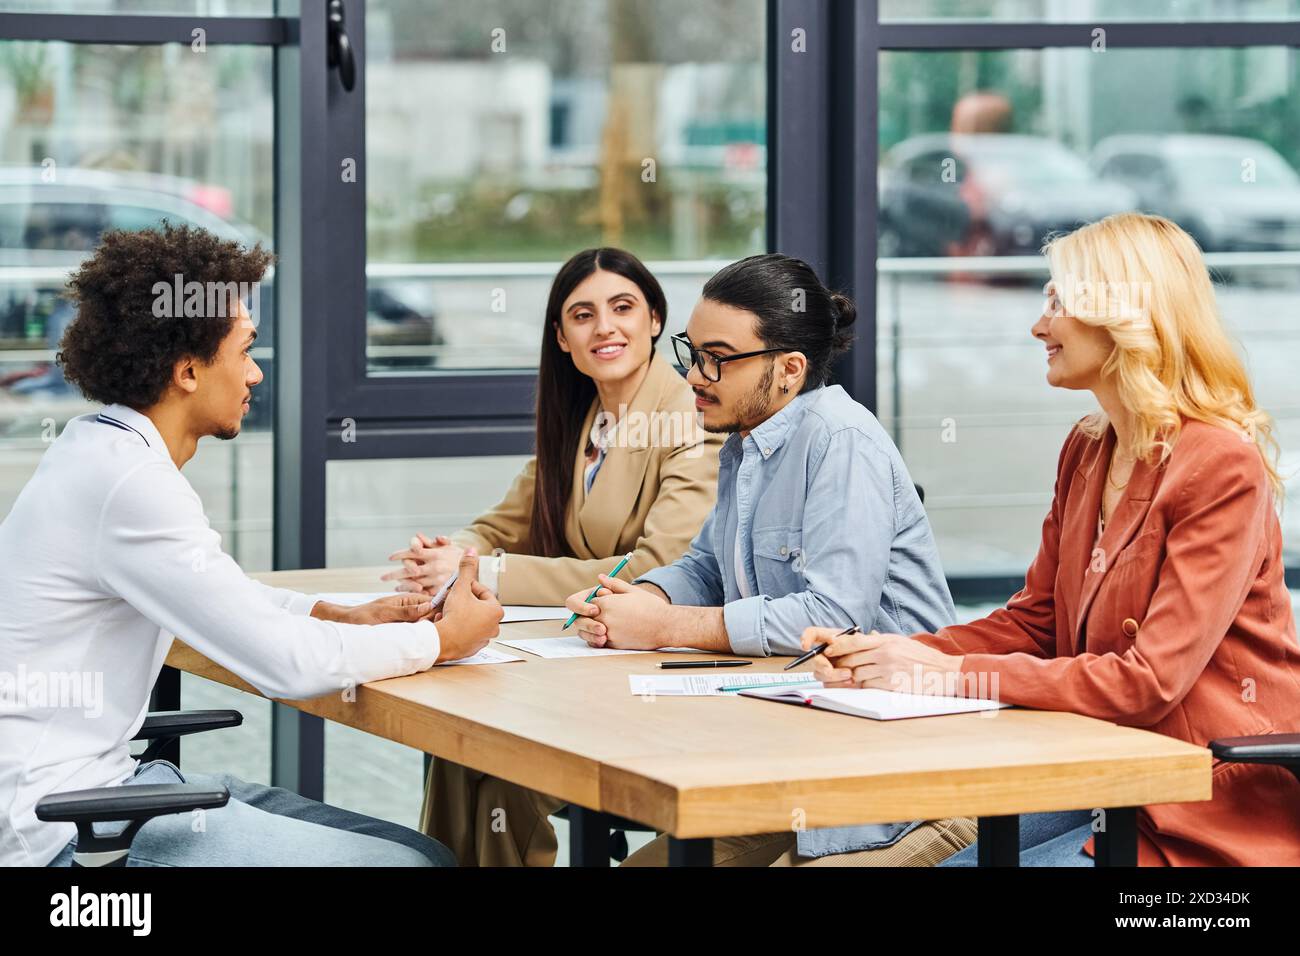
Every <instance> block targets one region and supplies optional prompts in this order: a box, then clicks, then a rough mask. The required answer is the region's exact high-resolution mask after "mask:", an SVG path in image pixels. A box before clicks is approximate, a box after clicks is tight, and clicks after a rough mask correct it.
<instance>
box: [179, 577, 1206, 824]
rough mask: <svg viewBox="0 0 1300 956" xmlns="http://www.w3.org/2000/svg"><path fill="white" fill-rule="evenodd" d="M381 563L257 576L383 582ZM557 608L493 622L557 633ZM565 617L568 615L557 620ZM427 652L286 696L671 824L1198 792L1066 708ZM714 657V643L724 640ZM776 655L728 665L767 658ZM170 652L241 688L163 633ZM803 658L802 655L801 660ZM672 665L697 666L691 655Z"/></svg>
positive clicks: (1106, 801)
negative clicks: (689, 679) (466, 661)
mask: <svg viewBox="0 0 1300 956" xmlns="http://www.w3.org/2000/svg"><path fill="white" fill-rule="evenodd" d="M381 573H382V569H378V568H375V569H351V570H328V571H299V572H281V573H277V574H262V575H257V577H258V579H259V580H262V581H264V582H266V583H268V584H271V585H274V586H277V587H286V588H291V589H294V590H299V591H304V592H307V593H327V592H340V591H380V590H383V587H382V585H381V583H380V582H379V575H380V574H381ZM561 623H562V622H559V621H550V622H531V623H519V624H509V625H504V626H503V627H502V634H501V636H502V637H525V636H526V637H549V636H559V635H560V633H561V631H560V624H561ZM568 633H572V631H570V632H568ZM494 646H496V647H497V648H498V649H500V650H502V651H506V652H509V653H513V654H516V655H517V656H519V657H523V658H526V660H525V661H523V662H522V663H509V664H494V665H484V666H459V667H437V668H433V669H432V670H429V671H426V672H424V673H420V674H415V675H412V676H409V677H401V678H394V679H391V680H384V681H377V682H374V683H370V684H366V685H363V686H361V687H359V688H357V689H356V693H355V700H352V701H346V700H344V699H342V697H341V696H330V697H326V698H318V699H315V700H311V701H290V702H286V703H289V704H290V705H291V706H293V707H295V708H298V709H299V710H302V711H304V712H307V713H311V714H315V715H318V716H320V717H324V718H326V719H328V720H333V721H337V722H339V723H343V724H347V725H349V726H351V727H356V728H359V729H361V730H365V731H368V732H370V733H373V734H376V735H378V736H380V737H384V738H387V739H389V740H394V741H397V742H399V743H402V744H406V745H408V746H411V747H415V748H417V749H419V750H422V751H425V752H426V753H430V754H434V755H435V756H438V757H443V758H446V759H450V760H454V761H456V762H458V763H462V764H465V765H468V766H470V767H473V768H475V769H478V770H482V771H485V772H488V773H491V774H494V775H496V776H499V777H503V778H505V779H507V780H510V781H513V782H515V783H519V784H523V785H525V786H528V787H532V788H534V789H536V790H541V791H544V792H546V793H549V794H552V795H554V796H556V797H559V798H561V799H564V800H566V801H569V802H571V803H573V804H576V805H578V806H580V807H585V808H588V809H590V810H596V811H602V812H605V813H610V814H616V815H619V816H623V817H627V818H630V819H632V820H637V821H640V822H642V823H645V824H648V825H650V826H653V827H655V828H656V829H659V830H662V831H665V832H667V833H669V834H672V835H673V836H675V837H679V838H698V837H722V836H732V835H741V834H757V833H772V832H779V831H786V830H788V829H790V827H791V826H792V823H793V822H794V821H799V822H802V823H804V824H805V825H806V826H808V827H821V826H836V825H847V824H856V823H882V822H890V821H896V820H914V819H937V818H942V817H949V816H981V817H991V816H1005V815H1011V814H1019V813H1026V812H1037V811H1050V810H1075V809H1085V810H1086V809H1093V808H1109V807H1134V806H1140V805H1143V804H1152V803H1179V802H1189V801H1199V800H1208V799H1209V798H1210V795H1211V784H1210V767H1211V755H1210V752H1209V750H1207V749H1204V748H1200V747H1195V746H1192V745H1191V744H1188V743H1185V742H1183V741H1180V740H1175V739H1173V738H1170V737H1166V736H1162V735H1159V734H1154V733H1149V732H1147V731H1142V730H1136V729H1133V728H1127V727H1120V726H1118V725H1115V724H1111V723H1107V722H1105V721H1101V720H1095V719H1092V718H1088V717H1082V716H1078V715H1075V714H1067V713H1053V712H1043V711H1028V710H1021V709H1010V710H1002V711H995V712H992V713H990V714H962V715H953V716H946V717H930V718H922V719H912V720H897V721H874V720H865V719H861V718H856V717H850V716H845V715H841V714H836V713H831V712H827V711H821V710H814V709H811V708H802V707H791V706H787V705H779V704H773V703H768V702H765V701H759V700H753V699H747V698H740V697H725V698H724V697H690V698H687V697H668V696H659V697H654V698H650V697H642V696H637V695H634V694H633V693H631V691H630V689H629V684H628V678H627V675H629V674H662V673H664V672H662V671H660V670H659V668H658V664H659V662H660V661H661V660H669V659H673V660H681V659H682V658H681V655H670V654H657V653H656V654H629V655H614V656H608V657H600V658H571V659H542V658H538V657H534V656H532V655H530V654H528V653H526V652H523V651H516V650H514V649H512V648H509V647H504V646H501V645H494ZM724 656H725V655H724ZM787 661H788V659H787V658H772V659H768V660H757V661H755V662H754V664H753V666H752V667H747V668H744V669H742V670H736V671H729V672H728V673H731V674H737V673H755V672H766V671H777V670H780V669H781V667H782V666H783V665H784V664H785V663H787ZM167 663H168V664H170V665H171V666H173V667H177V668H179V669H181V670H183V671H187V672H189V673H192V674H197V675H200V676H203V677H206V678H209V679H211V680H215V681H219V682H220V683H223V684H228V685H230V686H233V687H238V688H241V689H243V690H246V691H248V692H250V693H256V692H255V691H253V689H252V688H251V687H250V686H249V685H247V684H246V683H245V682H243V681H242V680H240V679H239V678H238V677H236V676H234V675H233V674H231V673H230V672H228V671H226V670H224V669H223V668H221V667H218V666H217V665H215V664H213V663H212V662H211V661H209V660H207V659H206V658H204V657H203V656H202V655H200V654H198V653H196V652H195V651H194V650H192V649H191V648H189V647H187V646H185V645H184V644H183V643H181V642H180V641H178V642H177V643H176V644H175V645H174V646H173V648H172V651H171V653H170V655H169V657H168V660H167ZM809 667H811V665H805V667H804V668H801V669H807V668H809ZM687 673H696V674H698V673H704V672H702V671H694V672H687Z"/></svg>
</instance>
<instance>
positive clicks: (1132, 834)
mask: <svg viewBox="0 0 1300 956" xmlns="http://www.w3.org/2000/svg"><path fill="white" fill-rule="evenodd" d="M1105 813H1106V816H1105V817H1104V819H1105V821H1106V825H1105V826H1104V827H1102V828H1101V829H1100V830H1098V831H1097V833H1096V839H1095V840H1094V841H1093V846H1092V853H1093V862H1094V863H1095V864H1096V865H1097V866H1137V863H1138V830H1137V807H1112V808H1110V809H1108V810H1106V811H1105Z"/></svg>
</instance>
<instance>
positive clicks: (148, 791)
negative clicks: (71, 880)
mask: <svg viewBox="0 0 1300 956" xmlns="http://www.w3.org/2000/svg"><path fill="white" fill-rule="evenodd" d="M243 722H244V716H243V715H242V714H241V713H240V712H239V711H237V710H189V711H184V710H181V711H170V712H165V713H162V712H160V713H155V714H150V715H149V716H148V717H146V718H145V719H144V723H143V724H141V725H140V730H139V731H138V732H137V733H136V735H135V736H134V737H132V738H131V739H132V740H148V741H149V746H148V747H146V748H145V749H144V752H143V753H141V754H140V756H138V757H137V758H136V760H137V761H138V762H139V763H147V762H148V761H150V760H155V759H157V757H158V754H159V753H161V752H162V751H163V749H164V748H165V747H167V746H169V745H170V744H172V743H174V742H175V741H176V740H178V739H179V738H181V737H184V736H187V735H189V734H200V733H203V732H205V731H208V730H221V729H223V728H226V727H238V726H239V725H240V724H242V723H243ZM229 800H230V791H228V790H227V789H226V788H225V787H205V786H200V785H198V784H191V783H166V784H139V785H132V786H117V787H96V788H93V789H90V790H71V791H68V792H67V793H53V794H50V795H49V796H48V797H46V798H44V799H43V800H41V801H40V803H38V804H36V819H38V820H43V821H45V822H46V823H75V824H76V825H77V849H76V852H75V853H74V854H73V857H72V865H73V866H85V867H92V866H93V867H99V866H126V860H127V855H128V854H129V853H130V851H131V841H132V840H134V839H135V835H136V833H138V832H139V830H140V828H141V827H142V826H144V825H145V823H147V822H148V821H149V820H151V819H153V818H154V817H159V816H165V815H167V814H169V813H185V812H187V811H190V810H214V809H216V808H218V807H224V806H225V805H226V803H227V802H228V801H229ZM114 820H126V821H128V822H127V825H126V827H125V828H124V829H123V830H122V831H121V832H120V833H113V834H110V835H106V836H98V835H96V833H95V831H94V824H96V823H108V822H111V821H114Z"/></svg>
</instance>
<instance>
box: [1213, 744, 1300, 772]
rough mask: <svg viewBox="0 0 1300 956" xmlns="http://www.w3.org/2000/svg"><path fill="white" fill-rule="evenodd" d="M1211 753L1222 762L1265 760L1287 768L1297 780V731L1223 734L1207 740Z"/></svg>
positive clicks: (1299, 765) (1299, 746) (1299, 769)
mask: <svg viewBox="0 0 1300 956" xmlns="http://www.w3.org/2000/svg"><path fill="white" fill-rule="evenodd" d="M1210 752H1211V753H1212V754H1214V756H1216V757H1218V758H1219V759H1220V760H1222V761H1224V762H1225V763H1265V764H1273V765H1274V766H1278V767H1286V769H1287V770H1290V771H1291V773H1293V774H1294V775H1295V778H1296V779H1297V780H1300V734H1261V735H1259V736H1257V737H1222V738H1220V739H1218V740H1211V741H1210Z"/></svg>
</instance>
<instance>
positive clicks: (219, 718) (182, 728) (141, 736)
mask: <svg viewBox="0 0 1300 956" xmlns="http://www.w3.org/2000/svg"><path fill="white" fill-rule="evenodd" d="M243 722H244V715H243V714H241V713H240V712H239V711H237V710H169V711H158V712H157V713H153V714H149V715H148V716H147V717H145V719H144V723H142V724H141V725H140V729H139V730H138V731H136V734H135V736H134V737H132V738H131V739H132V740H148V741H152V742H151V743H150V744H149V746H148V747H146V748H145V749H144V752H143V753H142V754H140V756H139V758H138V759H139V761H140V762H141V763H148V762H149V761H150V760H156V759H157V758H158V755H159V754H161V753H162V752H163V751H164V750H165V749H166V748H167V747H169V746H170V745H171V743H172V741H174V740H176V739H177V738H178V737H184V736H185V735H186V734H201V733H203V732H204V731H206V730H221V729H222V728H225V727H238V726H239V725H240V724H242V723H243Z"/></svg>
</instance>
